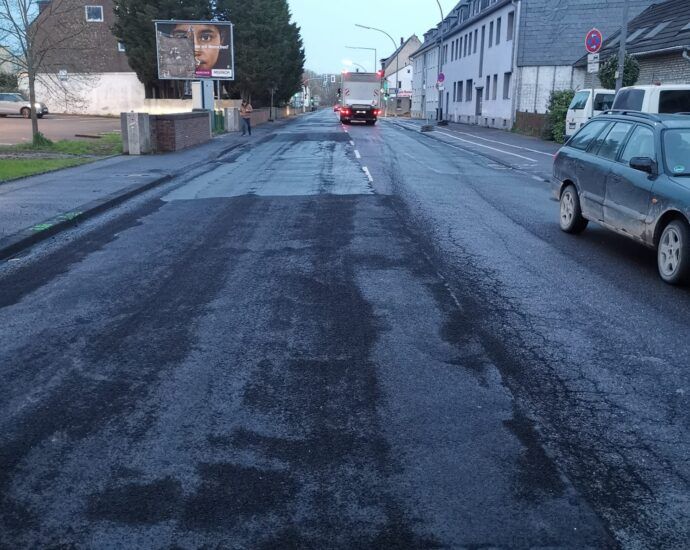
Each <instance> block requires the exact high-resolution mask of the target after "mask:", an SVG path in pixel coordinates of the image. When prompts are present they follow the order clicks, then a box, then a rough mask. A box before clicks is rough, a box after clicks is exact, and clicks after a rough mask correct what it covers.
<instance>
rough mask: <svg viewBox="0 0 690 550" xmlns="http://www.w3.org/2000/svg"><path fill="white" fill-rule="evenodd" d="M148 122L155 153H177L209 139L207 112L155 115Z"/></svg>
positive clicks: (209, 124)
mask: <svg viewBox="0 0 690 550" xmlns="http://www.w3.org/2000/svg"><path fill="white" fill-rule="evenodd" d="M150 120H151V142H152V144H153V150H154V151H155V152H157V153H165V152H170V151H179V150H181V149H186V148H188V147H193V146H195V145H201V144H202V143H206V142H207V141H210V139H211V122H210V118H209V115H208V113H207V112H198V113H180V114H173V115H156V116H152V117H151V119H150Z"/></svg>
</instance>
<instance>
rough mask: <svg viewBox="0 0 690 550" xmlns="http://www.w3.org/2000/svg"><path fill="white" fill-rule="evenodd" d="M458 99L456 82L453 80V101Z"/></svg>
mask: <svg viewBox="0 0 690 550" xmlns="http://www.w3.org/2000/svg"><path fill="white" fill-rule="evenodd" d="M457 100H458V83H457V82H453V103H455V102H456V101H457Z"/></svg>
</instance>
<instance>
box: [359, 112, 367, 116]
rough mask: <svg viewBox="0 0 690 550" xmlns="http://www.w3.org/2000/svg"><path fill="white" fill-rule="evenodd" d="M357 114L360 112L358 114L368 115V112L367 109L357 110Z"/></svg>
mask: <svg viewBox="0 0 690 550" xmlns="http://www.w3.org/2000/svg"><path fill="white" fill-rule="evenodd" d="M357 114H358V115H366V114H367V112H366V111H357Z"/></svg>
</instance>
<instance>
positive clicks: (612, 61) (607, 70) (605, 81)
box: [599, 55, 640, 90]
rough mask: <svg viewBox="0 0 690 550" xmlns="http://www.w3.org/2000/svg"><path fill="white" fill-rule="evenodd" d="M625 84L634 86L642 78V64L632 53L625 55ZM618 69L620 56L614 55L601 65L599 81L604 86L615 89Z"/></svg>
mask: <svg viewBox="0 0 690 550" xmlns="http://www.w3.org/2000/svg"><path fill="white" fill-rule="evenodd" d="M623 66H624V67H625V69H624V70H623V86H634V85H635V83H636V82H637V79H638V78H640V64H639V62H638V61H637V59H635V58H634V57H632V56H631V55H626V56H625V64H624V65H623ZM617 70H618V56H617V55H612V56H611V57H609V58H608V59H607V60H606V61H604V62H603V63H602V64H601V67H599V82H601V85H602V86H603V87H604V88H608V89H609V90H614V89H615V88H616V71H617Z"/></svg>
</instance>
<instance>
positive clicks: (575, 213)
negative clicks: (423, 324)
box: [561, 185, 587, 233]
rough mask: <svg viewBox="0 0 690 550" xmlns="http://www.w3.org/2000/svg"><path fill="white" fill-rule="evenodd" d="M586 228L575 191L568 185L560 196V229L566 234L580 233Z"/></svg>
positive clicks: (573, 187)
mask: <svg viewBox="0 0 690 550" xmlns="http://www.w3.org/2000/svg"><path fill="white" fill-rule="evenodd" d="M586 227H587V220H586V219H585V218H583V217H582V210H581V208H580V197H579V196H578V194H577V189H575V186H573V185H568V187H566V188H565V190H564V191H563V194H562V195H561V229H562V230H563V231H565V232H566V233H581V232H582V231H584V230H585V228H586Z"/></svg>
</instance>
